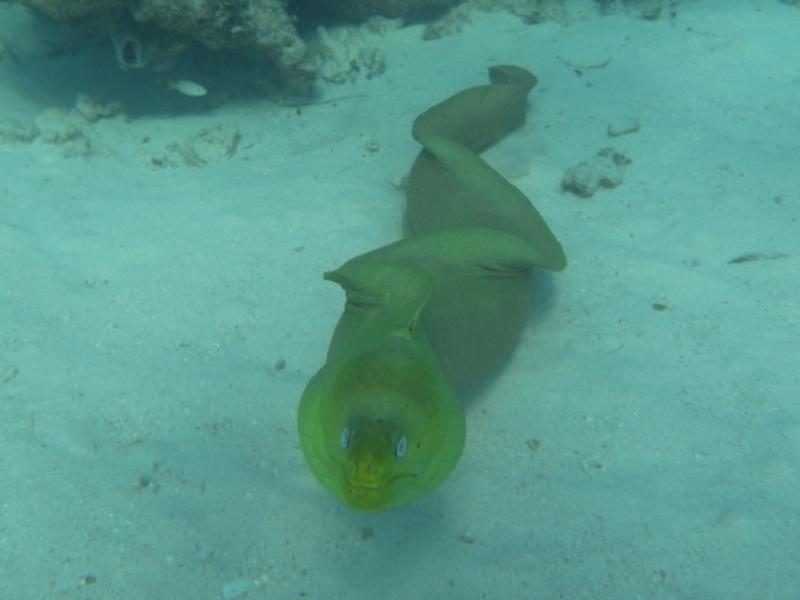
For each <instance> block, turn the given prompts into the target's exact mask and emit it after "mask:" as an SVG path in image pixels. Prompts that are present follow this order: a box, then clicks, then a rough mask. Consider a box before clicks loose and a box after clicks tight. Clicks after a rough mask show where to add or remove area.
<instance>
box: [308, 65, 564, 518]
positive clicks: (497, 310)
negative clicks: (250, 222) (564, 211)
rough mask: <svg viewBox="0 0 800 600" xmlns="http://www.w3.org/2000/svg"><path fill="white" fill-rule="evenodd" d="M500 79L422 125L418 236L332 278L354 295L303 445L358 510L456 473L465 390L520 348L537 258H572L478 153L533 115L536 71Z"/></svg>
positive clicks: (499, 73) (315, 389)
mask: <svg viewBox="0 0 800 600" xmlns="http://www.w3.org/2000/svg"><path fill="white" fill-rule="evenodd" d="M489 79H490V83H489V84H487V85H482V86H477V87H472V88H469V89H466V90H463V91H461V92H459V93H457V94H455V95H454V96H452V97H450V98H448V99H447V100H445V101H444V102H442V103H440V104H437V105H436V106H434V107H432V108H430V109H429V110H427V111H425V112H424V113H422V114H421V115H419V117H417V119H416V120H415V122H414V125H413V128H412V135H413V136H414V138H415V139H416V140H417V141H418V142H419V143H420V144H421V145H422V147H423V148H422V150H421V152H420V153H419V155H418V156H417V158H416V160H415V162H414V164H413V166H412V168H411V172H410V174H409V178H408V188H407V225H408V229H409V233H410V235H409V237H406V238H405V239H403V240H401V241H398V242H395V243H393V244H390V245H388V246H384V247H382V248H378V249H377V250H373V251H372V252H368V253H367V254H363V255H361V256H358V257H356V258H353V259H351V260H349V261H348V262H346V263H345V264H344V265H343V266H341V267H340V268H339V269H337V270H335V271H332V272H329V273H326V274H325V276H324V277H325V279H327V280H330V281H333V282H335V283H337V284H339V285H340V286H341V287H342V288H343V289H344V291H345V294H346V298H347V300H346V304H345V309H344V313H343V314H342V316H341V318H340V320H339V323H338V324H337V326H336V329H335V331H334V334H333V339H332V340H331V344H330V347H329V349H328V355H327V359H326V362H325V365H324V366H323V367H322V368H321V369H320V370H319V372H317V374H316V375H315V376H314V377H313V378H312V379H311V381H310V382H309V384H308V386H307V388H306V390H305V392H304V394H303V397H302V400H301V402H300V409H299V412H298V427H299V434H300V444H301V447H302V449H303V453H304V454H305V457H306V460H307V462H308V465H309V467H310V468H311V471H312V472H313V474H314V475H315V476H316V477H317V479H319V481H320V482H321V483H322V485H323V486H324V487H325V488H327V489H328V491H330V492H331V493H332V494H333V495H334V496H336V497H337V498H339V499H340V500H341V501H342V502H344V503H345V504H347V505H348V506H350V507H352V508H354V509H357V510H364V511H376V510H382V509H385V508H389V507H392V506H398V505H402V504H406V503H409V502H412V501H414V500H417V499H419V498H421V497H422V496H424V495H426V494H428V493H429V492H431V491H432V490H433V489H434V488H436V487H437V486H438V485H439V484H441V483H442V481H443V480H444V479H445V478H446V477H447V476H448V475H449V473H450V472H451V471H452V470H453V468H454V467H455V465H456V463H457V462H458V459H459V457H460V455H461V452H462V449H463V447H464V439H465V415H464V409H463V407H462V406H461V404H460V402H459V400H458V398H457V396H456V390H457V389H459V388H462V387H464V386H466V385H468V384H470V383H472V382H474V381H476V380H477V379H479V378H481V377H482V376H484V375H485V374H486V373H487V372H489V371H490V370H491V369H493V368H494V367H495V366H497V365H498V364H499V363H500V362H501V361H502V360H503V358H504V357H506V356H507V355H508V354H509V352H511V350H512V349H513V347H514V345H515V344H516V342H517V339H518V337H519V335H520V332H521V330H522V329H523V327H524V325H525V322H526V318H527V313H528V310H529V306H530V299H531V288H532V286H531V270H532V269H533V267H543V268H545V269H550V270H554V271H560V270H562V269H563V268H564V267H565V266H566V257H565V255H564V252H563V250H562V248H561V244H560V243H559V242H558V240H557V239H556V237H555V236H554V235H553V233H552V232H551V231H550V229H549V228H548V226H547V224H546V223H545V222H544V220H543V219H542V217H541V215H540V214H539V213H538V212H537V211H536V209H535V208H534V207H533V205H532V204H531V203H530V201H529V200H528V199H527V198H526V197H525V195H524V194H523V193H522V192H521V191H520V190H519V189H517V188H516V187H515V186H514V185H513V184H511V183H510V182H509V181H508V180H507V179H505V178H504V177H503V176H502V175H500V174H499V173H498V172H497V171H495V170H494V169H493V168H492V167H490V166H489V165H488V164H487V163H486V162H485V161H484V160H483V159H482V158H481V157H480V155H479V154H480V152H481V151H483V150H485V149H487V148H488V147H490V146H491V145H492V144H494V143H495V142H497V141H499V140H500V139H501V138H503V137H504V136H505V135H507V134H508V133H509V132H511V131H513V130H514V129H515V128H517V127H518V126H519V125H521V124H522V123H523V121H524V119H525V110H526V103H527V97H528V93H529V92H530V91H531V89H532V88H533V87H534V85H535V84H536V78H535V77H534V76H533V74H531V73H530V72H528V71H526V70H525V69H522V68H520V67H514V66H496V67H492V68H491V69H490V71H489Z"/></svg>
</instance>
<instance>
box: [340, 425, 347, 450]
mask: <svg viewBox="0 0 800 600" xmlns="http://www.w3.org/2000/svg"><path fill="white" fill-rule="evenodd" d="M339 445H340V446H341V447H342V448H344V449H345V450H347V449H348V448H349V447H350V428H349V427H345V428H344V429H342V433H340V434H339Z"/></svg>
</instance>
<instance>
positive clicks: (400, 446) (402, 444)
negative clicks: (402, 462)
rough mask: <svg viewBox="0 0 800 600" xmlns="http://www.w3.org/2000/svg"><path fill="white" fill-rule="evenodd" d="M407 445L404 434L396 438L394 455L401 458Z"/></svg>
mask: <svg viewBox="0 0 800 600" xmlns="http://www.w3.org/2000/svg"><path fill="white" fill-rule="evenodd" d="M407 446H408V441H407V440H406V436H403V437H401V438H400V439H399V440H397V445H396V446H395V447H394V457H395V458H403V456H405V453H406V447H407Z"/></svg>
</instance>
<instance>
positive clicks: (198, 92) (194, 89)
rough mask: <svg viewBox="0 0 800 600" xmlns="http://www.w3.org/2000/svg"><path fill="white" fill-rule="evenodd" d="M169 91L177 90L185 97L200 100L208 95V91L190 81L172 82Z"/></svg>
mask: <svg viewBox="0 0 800 600" xmlns="http://www.w3.org/2000/svg"><path fill="white" fill-rule="evenodd" d="M169 89H171V90H175V91H176V92H179V93H181V94H183V95H184V96H191V97H192V98H200V97H201V96H205V95H206V94H207V93H208V90H206V88H204V87H203V86H202V85H200V84H199V83H197V82H195V81H189V80H188V79H180V80H178V81H170V82H169Z"/></svg>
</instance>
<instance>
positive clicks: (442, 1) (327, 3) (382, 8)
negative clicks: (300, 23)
mask: <svg viewBox="0 0 800 600" xmlns="http://www.w3.org/2000/svg"><path fill="white" fill-rule="evenodd" d="M459 2H460V0H307V4H309V5H311V6H314V5H316V6H319V7H321V8H324V9H326V10H329V11H330V12H331V13H333V14H335V15H337V16H340V17H344V18H346V19H352V20H354V21H365V20H367V19H369V18H370V17H378V16H380V17H415V16H420V15H429V14H432V13H436V12H443V11H445V10H447V9H448V8H451V7H453V6H455V5H456V4H458V3H459Z"/></svg>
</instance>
